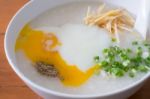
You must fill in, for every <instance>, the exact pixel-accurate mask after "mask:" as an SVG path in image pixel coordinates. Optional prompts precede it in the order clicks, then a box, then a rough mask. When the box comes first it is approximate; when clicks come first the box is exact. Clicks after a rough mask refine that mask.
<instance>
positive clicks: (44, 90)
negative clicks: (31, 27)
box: [4, 0, 150, 98]
mask: <svg viewBox="0 0 150 99" xmlns="http://www.w3.org/2000/svg"><path fill="white" fill-rule="evenodd" d="M35 1H38V0H31V1H28V2H27V3H26V4H25V5H23V6H22V7H21V8H20V9H19V10H18V11H17V12H16V14H15V15H14V16H13V17H12V19H11V21H10V22H9V24H8V26H7V29H6V33H5V37H4V50H5V55H6V58H7V60H8V63H9V64H10V66H11V68H12V69H13V71H15V73H16V74H17V75H18V76H19V77H20V78H21V79H22V80H23V81H24V82H25V83H26V84H29V85H30V86H31V87H34V88H36V89H38V90H40V91H43V92H45V93H48V94H52V95H55V96H59V97H66V98H97V97H102V98H103V97H107V96H112V95H116V94H119V93H122V92H125V91H128V90H129V89H131V88H134V87H136V86H138V85H139V84H141V83H143V82H144V81H145V80H147V79H148V78H149V77H150V72H149V73H147V74H146V75H144V76H143V77H142V78H141V79H140V80H138V81H136V82H135V83H132V84H130V85H128V86H127V87H124V88H123V89H119V90H117V91H114V92H110V93H106V94H102V95H99V94H91V95H89V94H87V95H74V94H69V93H63V92H57V91H54V90H51V89H47V88H44V87H42V86H40V85H38V84H36V83H35V82H34V81H32V80H30V79H29V78H28V77H26V76H25V75H24V74H23V73H22V72H21V71H20V70H19V68H17V66H15V63H14V62H13V61H12V60H11V59H10V56H9V54H10V52H9V51H8V48H7V45H8V44H9V41H8V40H7V37H8V35H9V34H10V33H9V32H8V31H9V29H10V27H11V26H12V23H13V21H14V20H15V17H16V16H17V15H18V14H19V13H20V12H21V11H22V10H23V9H25V8H26V7H27V6H29V5H30V4H31V3H34V2H35ZM31 89H32V88H31Z"/></svg>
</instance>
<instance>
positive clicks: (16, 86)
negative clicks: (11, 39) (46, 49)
mask: <svg viewBox="0 0 150 99" xmlns="http://www.w3.org/2000/svg"><path fill="white" fill-rule="evenodd" d="M26 2H28V0H0V99H40V97H39V96H38V95H36V94H35V93H34V92H33V91H31V90H30V89H29V88H28V87H27V86H26V85H25V84H24V82H22V81H21V80H20V78H19V77H18V76H17V75H16V74H15V73H14V71H13V70H12V69H11V67H10V66H9V64H8V62H7V60H6V57H5V53H4V44H3V43H4V35H5V30H6V27H7V25H8V23H9V21H10V19H11V18H12V16H13V15H14V14H15V12H16V11H17V10H18V9H19V8H20V7H22V6H23V5H24V4H25V3H26ZM129 99H150V79H149V80H148V81H147V83H146V84H145V85H144V86H143V87H142V88H141V89H140V90H139V91H138V92H137V93H136V94H134V95H133V96H131V97H130V98H129Z"/></svg>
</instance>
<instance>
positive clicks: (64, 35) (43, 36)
mask: <svg viewBox="0 0 150 99" xmlns="http://www.w3.org/2000/svg"><path fill="white" fill-rule="evenodd" d="M110 43H111V39H110V37H109V36H108V33H107V32H106V31H104V30H102V29H99V28H97V27H95V26H90V27H89V26H86V25H83V24H67V25H64V26H62V27H39V28H36V29H32V28H31V27H30V26H29V25H26V26H25V27H24V28H23V29H22V31H21V33H20V35H19V37H18V39H17V41H16V51H17V50H23V52H24V53H25V55H26V56H27V57H28V58H29V59H30V60H31V61H32V62H37V61H43V62H46V63H49V64H53V65H54V66H55V68H56V69H57V70H58V71H59V73H60V76H61V77H63V80H61V81H62V83H63V84H64V85H68V86H79V85H81V84H83V83H84V82H86V81H87V80H88V79H89V77H91V76H92V75H93V74H94V72H95V70H96V68H97V66H94V62H93V58H94V56H96V55H101V52H102V50H103V49H104V48H106V47H108V46H109V45H110Z"/></svg>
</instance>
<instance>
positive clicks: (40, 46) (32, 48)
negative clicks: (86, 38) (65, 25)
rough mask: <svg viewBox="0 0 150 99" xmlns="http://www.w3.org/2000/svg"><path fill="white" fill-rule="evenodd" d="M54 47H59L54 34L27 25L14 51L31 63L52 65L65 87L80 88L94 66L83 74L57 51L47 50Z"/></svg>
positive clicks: (59, 44) (90, 74) (59, 43)
mask: <svg viewBox="0 0 150 99" xmlns="http://www.w3.org/2000/svg"><path fill="white" fill-rule="evenodd" d="M48 40H49V41H51V44H50V45H49V46H48V49H47V50H46V49H45V46H46V45H45V43H44V42H46V41H48ZM56 46H61V42H59V40H58V39H57V37H56V36H55V35H54V34H52V33H48V34H46V33H44V32H43V31H38V30H33V29H32V28H30V27H29V25H26V26H25V27H24V28H23V29H22V31H21V32H20V34H19V37H18V38H17V41H16V46H15V51H16V52H17V51H19V50H22V51H23V52H24V54H25V55H26V57H27V58H29V59H30V60H31V61H32V62H33V63H34V62H37V61H43V62H46V63H48V64H53V65H54V66H55V68H56V69H57V70H58V71H59V74H60V76H61V77H63V80H61V82H62V83H63V84H64V85H66V86H80V85H81V84H83V83H85V82H86V81H87V80H88V79H89V78H90V77H91V76H92V74H93V73H94V71H95V69H96V66H93V67H92V68H90V69H88V70H87V71H86V72H83V71H81V70H80V69H78V68H77V66H76V65H68V64H67V62H66V61H65V60H64V59H63V57H61V55H60V54H59V52H58V51H57V50H49V49H54V48H55V47H56Z"/></svg>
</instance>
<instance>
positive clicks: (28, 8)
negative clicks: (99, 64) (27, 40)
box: [4, 0, 150, 99]
mask: <svg viewBox="0 0 150 99" xmlns="http://www.w3.org/2000/svg"><path fill="white" fill-rule="evenodd" d="M73 1H76V2H80V1H81V0H32V1H29V2H28V3H27V4H26V5H25V6H23V7H22V8H21V9H20V10H19V11H18V12H17V13H16V15H15V16H14V17H13V19H12V20H11V22H10V23H9V25H8V28H7V31H6V35H5V42H4V43H5V52H6V56H7V59H8V61H9V63H10V65H11V67H12V68H13V70H14V71H15V72H16V73H17V75H18V76H19V77H20V78H21V79H22V80H23V81H24V82H25V83H26V84H27V85H28V86H29V87H30V88H31V89H32V90H33V91H34V92H36V93H37V94H39V95H40V96H42V97H44V98H51V99H60V98H65V99H66V98H75V99H77V98H78V99H81V98H85V99H87V98H90V99H91V98H99V99H124V98H127V97H129V96H130V95H132V94H133V93H135V92H136V91H137V90H138V89H139V88H140V87H141V86H142V85H143V83H144V82H145V81H146V80H147V79H148V78H149V75H150V73H148V74H146V75H145V76H144V77H143V78H142V79H141V80H139V81H137V82H135V83H134V84H131V85H129V86H127V87H126V88H124V89H122V90H119V91H117V92H113V93H110V94H105V95H98V94H97V95H92V94H91V95H88V94H87V95H71V94H65V93H60V92H56V91H53V90H50V89H46V88H44V87H42V86H40V85H38V84H37V83H36V82H33V81H32V80H31V79H29V78H28V77H27V76H26V74H27V73H23V69H21V68H19V66H18V65H17V62H16V57H15V51H14V46H15V41H16V38H17V36H18V33H19V31H20V30H21V29H22V28H23V26H24V25H25V24H26V23H27V22H29V21H30V20H32V19H34V18H35V17H36V16H38V15H40V14H41V13H42V12H44V11H46V10H47V9H50V8H53V7H56V6H59V5H62V4H65V3H68V2H73ZM82 1H85V2H86V1H88V0H82ZM89 1H90V0H89ZM92 1H93V2H94V1H104V2H108V3H112V4H115V5H119V6H122V7H124V8H126V9H128V10H129V11H130V12H132V13H133V14H134V15H135V16H136V15H137V13H138V10H139V8H140V7H139V6H140V1H142V0H92Z"/></svg>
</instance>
